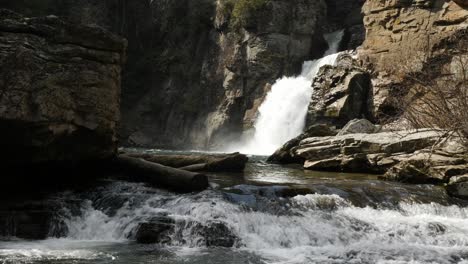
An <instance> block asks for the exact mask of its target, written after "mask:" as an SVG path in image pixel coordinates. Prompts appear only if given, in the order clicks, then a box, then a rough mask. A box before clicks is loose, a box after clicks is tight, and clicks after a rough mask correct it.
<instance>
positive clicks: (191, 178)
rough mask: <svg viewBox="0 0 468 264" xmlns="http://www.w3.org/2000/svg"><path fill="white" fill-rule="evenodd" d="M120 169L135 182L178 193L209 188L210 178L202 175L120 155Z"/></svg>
mask: <svg viewBox="0 0 468 264" xmlns="http://www.w3.org/2000/svg"><path fill="white" fill-rule="evenodd" d="M116 163H117V166H118V167H119V169H122V170H124V171H126V172H127V173H128V174H129V175H132V176H135V178H133V180H138V181H143V182H146V183H149V184H151V185H153V186H157V187H161V186H163V187H167V188H169V189H171V190H174V191H178V192H192V191H201V190H204V189H206V188H208V186H209V184H208V177H207V176H206V175H204V174H201V173H194V172H189V171H186V170H181V169H176V168H171V167H167V166H164V165H161V164H157V163H154V162H150V161H147V160H144V159H141V158H135V157H130V156H128V155H119V156H118V157H117V158H116Z"/></svg>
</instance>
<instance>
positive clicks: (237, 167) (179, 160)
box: [127, 153, 249, 172]
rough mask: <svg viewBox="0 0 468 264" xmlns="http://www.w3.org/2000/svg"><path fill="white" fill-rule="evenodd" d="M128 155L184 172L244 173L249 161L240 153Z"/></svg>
mask: <svg viewBox="0 0 468 264" xmlns="http://www.w3.org/2000/svg"><path fill="white" fill-rule="evenodd" d="M127 155H128V156H130V157H134V158H142V159H144V160H147V161H150V162H155V163H159V164H162V165H164V166H169V167H173V168H179V169H182V170H188V171H206V172H242V171H244V169H245V165H246V164H247V162H248V160H249V158H248V157H247V156H246V155H244V154H240V153H232V154H197V155H195V154H193V155H159V154H157V155H156V154H155V155H153V154H138V153H131V154H127Z"/></svg>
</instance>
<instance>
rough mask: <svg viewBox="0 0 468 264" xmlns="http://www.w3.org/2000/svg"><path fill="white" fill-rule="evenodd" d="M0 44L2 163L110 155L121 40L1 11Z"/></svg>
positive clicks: (102, 32)
mask: <svg viewBox="0 0 468 264" xmlns="http://www.w3.org/2000/svg"><path fill="white" fill-rule="evenodd" d="M0 45H1V47H2V48H1V49H0V69H2V70H1V71H0V129H1V131H2V137H1V138H0V145H1V146H2V154H1V158H2V161H3V162H5V163H22V162H27V163H29V162H48V161H54V162H58V161H72V162H79V161H84V160H96V159H104V158H108V157H110V156H112V155H114V153H115V151H116V147H117V137H116V127H117V122H118V121H119V115H120V114H119V104H120V99H119V97H120V79H121V78H120V71H121V65H122V63H123V61H124V54H125V48H126V42H125V41H124V40H123V39H121V38H120V37H117V36H115V35H112V34H110V33H108V32H106V31H105V30H103V29H100V28H92V27H85V26H78V25H74V24H69V23H67V22H64V21H63V20H60V19H58V18H56V17H53V16H49V17H42V18H28V19H26V18H24V17H22V16H21V15H19V14H16V13H13V12H10V11H7V10H0ZM5 163H4V164H5Z"/></svg>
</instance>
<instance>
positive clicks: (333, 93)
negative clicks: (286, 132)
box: [307, 54, 373, 127]
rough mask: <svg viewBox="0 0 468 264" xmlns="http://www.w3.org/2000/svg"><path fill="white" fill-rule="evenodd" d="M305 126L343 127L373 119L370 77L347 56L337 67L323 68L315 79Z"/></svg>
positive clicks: (342, 58)
mask: <svg viewBox="0 0 468 264" xmlns="http://www.w3.org/2000/svg"><path fill="white" fill-rule="evenodd" d="M312 87H313V93H312V98H311V102H310V105H309V110H308V113H307V124H308V125H311V124H316V123H327V124H330V125H334V126H337V127H343V126H344V125H345V124H346V123H348V122H349V121H350V120H352V119H355V118H366V119H369V120H372V118H373V112H372V111H373V100H372V84H371V77H370V74H369V73H368V72H366V71H365V70H364V69H362V68H359V67H357V66H356V65H355V62H354V61H353V59H352V58H351V57H350V56H349V55H346V54H343V55H341V56H340V58H338V62H337V65H336V66H330V65H327V66H324V67H322V68H321V69H320V70H319V72H318V74H317V77H316V78H315V79H314V81H313V84H312Z"/></svg>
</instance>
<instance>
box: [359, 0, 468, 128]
mask: <svg viewBox="0 0 468 264" xmlns="http://www.w3.org/2000/svg"><path fill="white" fill-rule="evenodd" d="M464 2H466V1H464V0H460V1H445V0H421V1H381V0H367V1H366V2H365V4H364V6H363V8H362V12H363V14H364V26H365V28H366V38H365V41H364V43H363V45H362V46H361V48H359V50H358V51H359V52H358V53H359V56H358V57H359V58H360V60H361V61H362V62H363V63H364V64H365V66H366V67H367V68H370V69H373V70H374V73H375V74H374V76H373V82H374V98H375V104H374V106H375V110H374V113H375V116H376V117H377V118H378V120H380V121H381V122H386V121H387V119H389V117H390V118H393V117H395V115H398V114H399V113H400V112H401V109H400V108H401V98H402V97H403V96H404V95H406V94H408V93H409V92H410V91H412V90H413V89H414V90H415V91H416V89H417V86H418V85H419V83H418V82H417V80H414V78H411V77H409V78H406V77H408V75H410V76H421V74H420V71H425V72H427V69H428V68H431V70H432V71H434V73H433V74H431V78H435V79H436V78H439V77H441V76H443V75H444V74H445V73H444V72H443V70H442V69H444V65H440V64H445V62H447V61H450V60H451V59H452V58H454V57H456V56H460V52H459V51H456V49H454V47H456V46H457V45H445V44H444V43H445V42H446V41H445V40H446V39H450V38H455V39H456V40H455V41H454V43H459V44H461V45H460V47H465V46H466V45H464V44H463V42H462V41H463V35H466V33H463V32H464V31H466V21H467V18H468V9H466V5H465V6H464ZM429 32H430V36H431V37H430V39H429V40H428V37H427V36H428V33H429ZM460 36H461V37H460ZM465 38H466V37H465ZM462 53H463V52H462ZM465 53H466V51H465ZM432 60H435V61H436V62H437V63H438V64H439V65H435V66H430V65H429V63H430V62H431V61H432ZM396 65H398V66H396ZM425 67H426V69H424V68H425ZM425 81H426V80H425ZM427 81H428V80H427Z"/></svg>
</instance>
